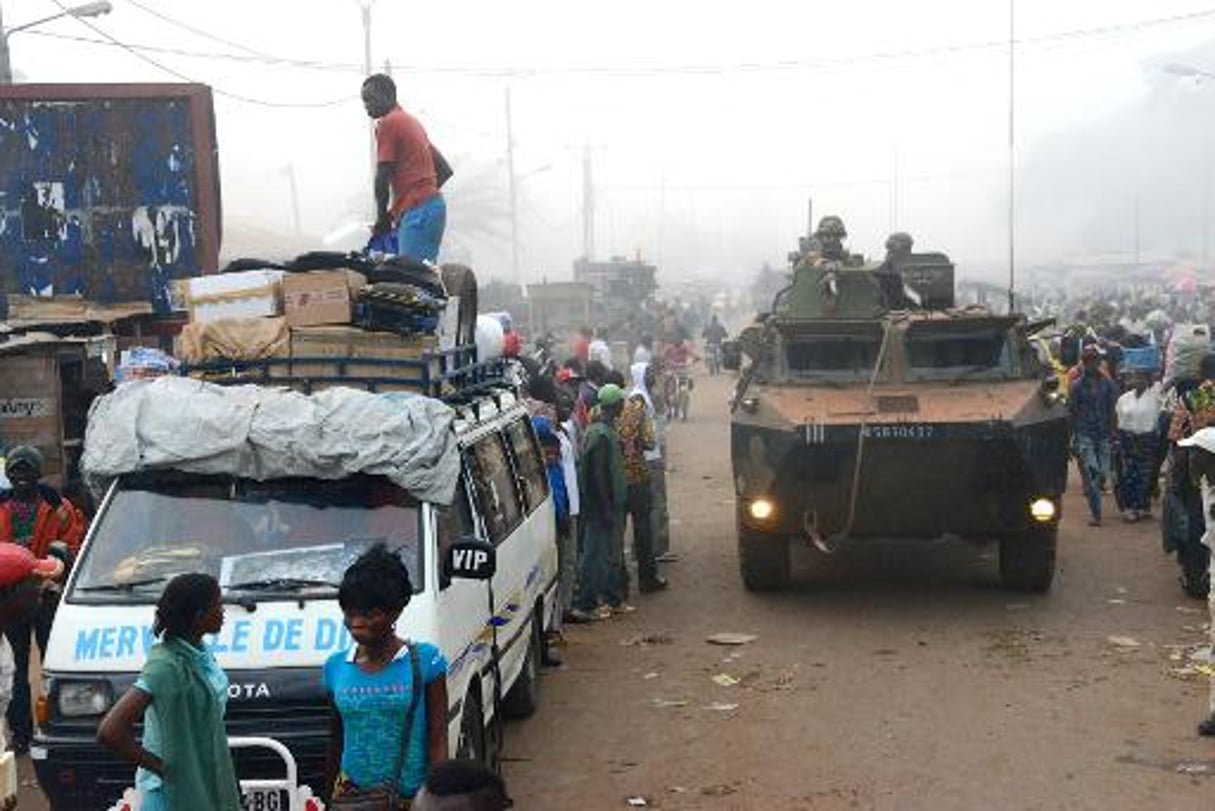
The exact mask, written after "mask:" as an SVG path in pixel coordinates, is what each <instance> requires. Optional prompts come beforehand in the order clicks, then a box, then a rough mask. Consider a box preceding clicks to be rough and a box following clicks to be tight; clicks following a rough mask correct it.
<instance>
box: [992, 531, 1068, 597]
mask: <svg viewBox="0 0 1215 811" xmlns="http://www.w3.org/2000/svg"><path fill="white" fill-rule="evenodd" d="M1058 541H1059V529H1058V527H1051V528H1049V529H1046V528H1043V529H1029V530H1026V531H1025V532H1020V533H1017V534H1016V535H1010V536H1008V537H1005V538H1001V539H1000V580H1001V581H1003V583H1004V586H1005V587H1006V588H1010V589H1016V590H1017V591H1034V592H1046V591H1050V586H1051V581H1053V580H1054V579H1055V548H1056V546H1057V545H1058Z"/></svg>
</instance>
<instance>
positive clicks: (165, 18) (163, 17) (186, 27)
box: [126, 0, 278, 59]
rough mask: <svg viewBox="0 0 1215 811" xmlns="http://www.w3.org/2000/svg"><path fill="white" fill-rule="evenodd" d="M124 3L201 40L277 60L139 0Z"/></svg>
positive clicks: (127, 0)
mask: <svg viewBox="0 0 1215 811" xmlns="http://www.w3.org/2000/svg"><path fill="white" fill-rule="evenodd" d="M126 2H127V4H128V5H132V6H134V7H135V8H137V9H139V10H140V11H142V12H143V13H145V14H150V15H151V16H153V17H155V18H156V19H158V20H160V21H162V22H166V23H168V24H169V25H172V26H174V27H176V28H180V29H182V30H183V31H189V32H190V33H191V34H194V35H195V36H199V37H202V38H203V39H209V40H211V41H212V42H218V43H219V44H220V45H227V46H228V47H230V48H236V49H237V50H238V51H244V52H245V53H247V54H250V55H253V56H257V57H261V58H263V59H277V58H278V57H275V56H271V55H270V54H267V53H266V52H265V51H259V50H257V49H256V48H251V47H250V46H248V45H244V44H242V43H239V42H236V41H234V40H230V39H225V38H224V37H221V36H219V35H218V34H212V33H211V32H210V31H205V30H203V29H201V28H198V27H197V26H194V25H191V24H190V23H187V22H182V21H181V20H178V19H176V18H174V17H170V16H169V15H168V14H164V13H162V12H160V11H157V10H156V9H154V8H152V7H150V6H146V5H144V4H143V3H140V2H139V0H126Z"/></svg>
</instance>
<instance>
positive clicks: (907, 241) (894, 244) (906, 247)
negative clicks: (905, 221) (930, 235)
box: [886, 231, 915, 253]
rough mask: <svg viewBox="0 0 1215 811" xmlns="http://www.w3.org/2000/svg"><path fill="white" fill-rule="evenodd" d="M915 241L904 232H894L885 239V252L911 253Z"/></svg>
mask: <svg viewBox="0 0 1215 811" xmlns="http://www.w3.org/2000/svg"><path fill="white" fill-rule="evenodd" d="M914 244H915V240H914V239H912V238H911V234H909V233H907V232H906V231H895V232H894V233H893V234H891V235H890V236H888V237H886V250H887V251H889V252H890V253H911V246H913V245H914Z"/></svg>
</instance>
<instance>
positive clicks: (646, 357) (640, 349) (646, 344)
mask: <svg viewBox="0 0 1215 811" xmlns="http://www.w3.org/2000/svg"><path fill="white" fill-rule="evenodd" d="M653 362H654V339H653V338H651V337H650V336H649V335H642V336H641V340H640V341H638V342H637V348H636V349H634V350H633V365H634V366H635V365H637V364H638V363H642V364H645V365H646V366H649V365H650V364H651V363H653Z"/></svg>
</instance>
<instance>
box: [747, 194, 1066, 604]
mask: <svg viewBox="0 0 1215 811" xmlns="http://www.w3.org/2000/svg"><path fill="white" fill-rule="evenodd" d="M845 237H846V232H845V230H844V225H843V222H842V221H841V220H840V219H839V218H838V217H824V218H823V220H822V221H821V222H820V224H819V227H818V230H817V231H816V232H815V233H814V234H813V235H812V236H811V237H809V238H803V239H802V240H801V244H800V247H799V250H798V251H797V252H795V253H793V254H791V255H790V261H791V264H792V279H791V282H790V284H789V285H788V287H786V288H785V289H784V290H782V291H781V292H780V293H779V294H778V295H777V296H776V299H775V301H774V302H773V306H772V310H771V312H769V313H767V314H765V315H763V316H761V317H760V319H759V320H758V321H757V322H756V323H755V324H753V325H751V326H749V327H748V328H747V329H746V330H744V331H743V333H742V334H741V335H740V337H739V345H740V348H741V351H742V354H743V355H744V356H745V365H744V368H743V369H742V371H741V374H740V376H739V381H738V386H737V389H736V392H735V397H734V400H733V403H732V406H731V408H732V417H731V427H730V432H731V456H732V463H733V472H734V482H735V490H736V495H737V513H738V514H737V521H738V551H739V564H740V568H741V573H742V579H743V582H744V584H745V585H746V586H747V588H749V589H752V590H765V589H774V588H779V587H780V586H782V585H783V584H784V583H785V582H786V581H787V580H788V578H789V569H790V554H789V553H790V544H791V543H793V542H795V541H798V540H805V541H808V542H809V543H811V544H812V545H813V546H815V547H817V548H818V549H819V550H821V551H823V552H830V551H833V550H834V549H835V548H837V547H838V546H840V545H841V544H843V543H847V542H852V541H855V542H863V540H864V539H867V538H912V539H915V538H923V539H932V538H936V537H939V536H942V535H945V534H953V535H960V536H963V537H966V538H970V539H975V540H996V541H998V542H999V545H1000V555H999V561H1000V576H1001V579H1002V580H1003V582H1004V584H1005V585H1006V586H1008V587H1011V588H1014V589H1020V590H1026V591H1046V590H1048V589H1049V588H1050V585H1051V581H1052V579H1053V577H1054V572H1055V548H1056V538H1057V533H1058V526H1059V519H1060V515H1061V509H1062V505H1061V496H1062V495H1063V492H1064V488H1065V486H1066V481H1067V414H1066V409H1065V407H1064V406H1063V405H1062V402H1061V399H1060V396H1059V394H1060V392H1058V390H1057V385H1058V383H1057V380H1056V379H1055V378H1054V377H1053V376H1052V375H1051V374H1050V371H1049V370H1048V369H1045V368H1044V367H1043V366H1042V364H1041V362H1040V360H1039V359H1038V355H1037V353H1036V352H1035V351H1034V347H1033V345H1032V341H1031V337H1032V335H1033V334H1034V332H1035V331H1036V330H1037V329H1040V328H1043V327H1045V326H1047V324H1045V323H1044V324H1031V323H1028V322H1027V320H1026V319H1025V317H1024V316H1021V315H1018V314H1011V315H1003V314H995V313H992V312H991V311H989V310H987V309H983V308H973V307H968V308H957V307H955V305H954V296H953V276H954V266H953V264H952V263H951V262H950V260H949V258H948V257H947V256H946V255H945V254H941V253H915V252H913V251H912V247H913V245H912V240H911V237H910V236H908V235H906V234H894V235H892V236H891V238H890V239H889V240H888V241H887V246H886V247H887V256H886V258H885V260H884V261H883V262H881V263H868V262H865V261H864V260H863V258H862V257H859V256H856V255H853V254H850V253H848V252H847V251H846V250H845V249H844V245H843V240H844V238H845Z"/></svg>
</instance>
